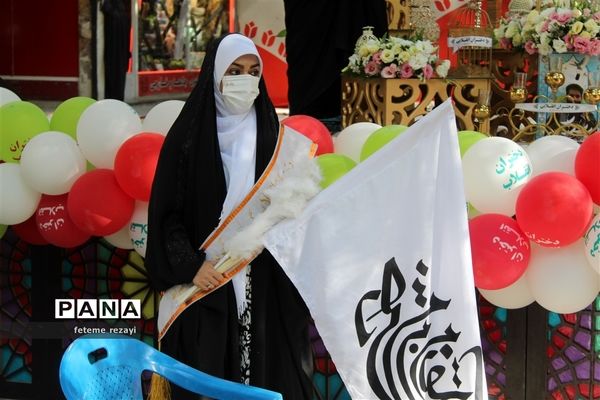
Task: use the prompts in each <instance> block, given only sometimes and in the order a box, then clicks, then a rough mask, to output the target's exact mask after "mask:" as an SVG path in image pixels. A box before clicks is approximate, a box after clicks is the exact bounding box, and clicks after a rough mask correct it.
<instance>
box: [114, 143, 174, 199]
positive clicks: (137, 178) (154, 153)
mask: <svg viewBox="0 0 600 400" xmlns="http://www.w3.org/2000/svg"><path fill="white" fill-rule="evenodd" d="M164 141H165V137H164V136H163V135H161V134H159V133H149V132H143V133H138V134H137V135H135V136H132V137H130V138H129V139H127V140H126V141H125V142H124V143H123V144H122V145H121V147H119V151H118V152H117V155H116V156H115V176H116V177H117V182H119V185H120V186H121V189H123V191H124V192H125V193H127V194H128V195H129V196H131V197H133V198H134V199H136V200H140V201H148V200H149V199H150V189H151V188H152V180H153V179H154V172H155V171H156V164H157V163H158V156H159V154H160V148H161V147H162V144H163V142H164Z"/></svg>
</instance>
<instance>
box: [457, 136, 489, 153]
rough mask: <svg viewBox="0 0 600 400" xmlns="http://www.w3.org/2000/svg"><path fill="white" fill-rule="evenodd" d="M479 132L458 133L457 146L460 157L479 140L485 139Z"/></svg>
mask: <svg viewBox="0 0 600 400" xmlns="http://www.w3.org/2000/svg"><path fill="white" fill-rule="evenodd" d="M486 137H487V136H485V135H484V134H483V133H481V132H477V131H460V132H458V146H459V147H460V156H461V157H462V156H463V155H464V154H465V153H466V152H467V150H469V148H470V147H471V146H473V145H474V144H475V143H477V142H479V141H480V140H481V139H485V138H486Z"/></svg>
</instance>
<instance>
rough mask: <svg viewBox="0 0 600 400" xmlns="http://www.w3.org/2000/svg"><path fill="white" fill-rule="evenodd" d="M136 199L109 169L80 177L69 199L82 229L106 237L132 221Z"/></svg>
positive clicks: (71, 210) (76, 222)
mask: <svg viewBox="0 0 600 400" xmlns="http://www.w3.org/2000/svg"><path fill="white" fill-rule="evenodd" d="M134 205H135V200H134V199H133V198H132V197H131V196H129V195H127V193H125V192H124V191H123V189H121V187H120V186H119V183H118V182H117V179H116V178H115V174H114V172H113V171H112V170H110V169H103V168H101V169H95V170H93V171H89V172H86V173H85V174H83V175H82V176H80V177H79V178H78V179H77V180H76V181H75V183H74V184H73V187H71V191H70V192H69V196H68V200H67V211H68V212H69V215H70V216H71V219H72V220H73V222H74V223H75V225H77V227H78V228H79V229H81V230H82V231H84V232H87V233H89V234H90V235H95V236H107V235H110V234H111V233H115V232H116V231H118V230H119V229H121V228H122V227H123V226H125V224H126V223H128V222H129V220H130V219H131V216H132V214H133V208H134Z"/></svg>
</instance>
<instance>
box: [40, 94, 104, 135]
mask: <svg viewBox="0 0 600 400" xmlns="http://www.w3.org/2000/svg"><path fill="white" fill-rule="evenodd" d="M95 102H96V100H94V99H92V98H90V97H83V96H79V97H72V98H70V99H68V100H65V101H64V102H62V103H61V104H60V105H59V106H58V107H56V110H54V114H52V118H51V119H50V130H52V131H58V132H63V133H66V134H68V135H69V136H71V137H72V138H73V139H75V140H77V122H79V117H80V116H81V114H83V112H84V111H85V109H86V108H88V107H89V106H91V105H92V104H94V103H95Z"/></svg>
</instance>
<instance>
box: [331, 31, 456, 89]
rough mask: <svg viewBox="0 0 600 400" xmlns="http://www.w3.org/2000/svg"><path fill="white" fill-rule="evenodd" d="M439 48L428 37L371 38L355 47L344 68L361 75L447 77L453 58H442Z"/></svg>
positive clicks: (345, 70)
mask: <svg viewBox="0 0 600 400" xmlns="http://www.w3.org/2000/svg"><path fill="white" fill-rule="evenodd" d="M437 51H438V48H437V46H434V45H433V44H432V43H431V41H429V40H418V39H417V40H408V39H402V38H398V37H393V36H384V37H382V38H371V39H368V40H366V41H365V42H364V43H362V44H361V45H359V46H358V47H357V48H356V49H355V52H354V54H352V55H351V56H350V57H349V59H348V65H347V66H346V67H345V68H344V70H343V72H348V73H351V74H354V75H359V76H362V77H382V78H405V79H408V78H419V79H429V78H433V77H435V76H437V77H440V78H445V77H446V76H447V75H448V70H449V69H450V61H449V60H441V59H440V58H439V57H438V54H437Z"/></svg>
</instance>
